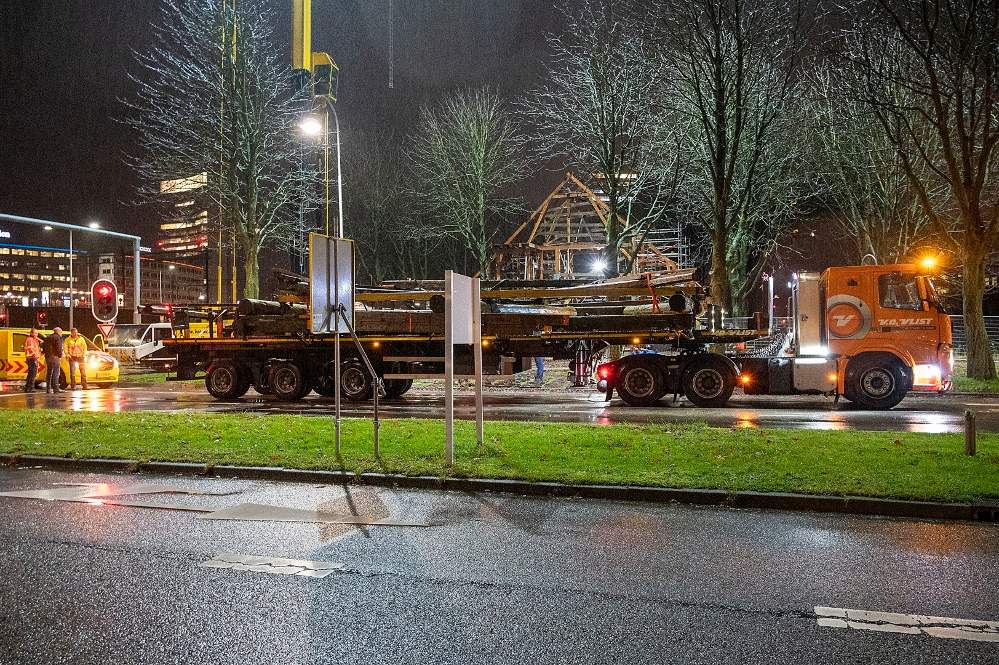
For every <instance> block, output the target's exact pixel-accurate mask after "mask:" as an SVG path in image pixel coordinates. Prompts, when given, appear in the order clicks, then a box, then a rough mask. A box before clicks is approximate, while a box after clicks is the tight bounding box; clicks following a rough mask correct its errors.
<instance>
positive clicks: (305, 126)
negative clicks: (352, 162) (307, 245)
mask: <svg viewBox="0 0 999 665" xmlns="http://www.w3.org/2000/svg"><path fill="white" fill-rule="evenodd" d="M330 112H332V113H333V125H334V127H335V128H336V197H337V237H338V238H343V173H342V170H341V165H340V118H339V116H338V115H337V112H336V107H335V106H334V105H333V104H330V103H327V104H325V106H324V108H323V115H322V118H319V117H318V116H317V115H316V114H309V115H307V116H306V117H305V118H304V119H303V120H302V122H301V123H299V128H300V129H301V130H302V132H303V133H304V134H306V135H307V136H318V135H320V134H321V135H322V140H323V143H322V148H323V219H324V222H325V231H326V235H329V234H330Z"/></svg>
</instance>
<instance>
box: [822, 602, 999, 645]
mask: <svg viewBox="0 0 999 665" xmlns="http://www.w3.org/2000/svg"><path fill="white" fill-rule="evenodd" d="M815 615H816V622H817V623H818V625H819V626H822V627H825V628H851V629H853V630H873V631H877V632H882V633H903V634H906V635H928V636H930V637H941V638H944V639H951V640H974V641H977V642H999V621H982V620H978V619H955V618H952V617H937V616H926V615H922V614H897V613H895V612H874V611H870V610H854V609H849V608H845V607H821V606H817V607H816V608H815Z"/></svg>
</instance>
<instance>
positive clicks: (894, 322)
mask: <svg viewBox="0 0 999 665" xmlns="http://www.w3.org/2000/svg"><path fill="white" fill-rule="evenodd" d="M932 325H933V319H931V318H907V319H878V326H880V327H881V328H915V327H917V326H932Z"/></svg>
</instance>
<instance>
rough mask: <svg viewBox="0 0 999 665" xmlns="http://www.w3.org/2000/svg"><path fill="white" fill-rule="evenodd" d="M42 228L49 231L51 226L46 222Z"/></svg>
mask: <svg viewBox="0 0 999 665" xmlns="http://www.w3.org/2000/svg"><path fill="white" fill-rule="evenodd" d="M42 229H43V230H45V231H51V230H52V227H51V226H49V225H48V224H46V225H45V226H43V227H42Z"/></svg>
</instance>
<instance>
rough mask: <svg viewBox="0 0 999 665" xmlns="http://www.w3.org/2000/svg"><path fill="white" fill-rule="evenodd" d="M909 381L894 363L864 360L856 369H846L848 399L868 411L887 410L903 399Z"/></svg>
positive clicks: (879, 359) (876, 359) (871, 359)
mask: <svg viewBox="0 0 999 665" xmlns="http://www.w3.org/2000/svg"><path fill="white" fill-rule="evenodd" d="M907 391H908V377H907V376H906V374H905V371H904V370H903V369H902V367H901V366H900V365H899V363H898V362H896V361H894V360H889V359H887V358H884V359H883V358H862V359H859V361H857V365H856V367H850V366H849V365H848V366H847V381H846V389H845V395H844V396H845V397H846V398H847V399H848V400H850V401H851V402H853V403H854V404H856V405H858V406H861V407H863V408H865V409H875V410H879V411H880V410H887V409H890V408H892V407H894V406H895V405H897V404H898V403H899V402H901V401H902V400H903V399H905V393H906V392H907Z"/></svg>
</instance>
